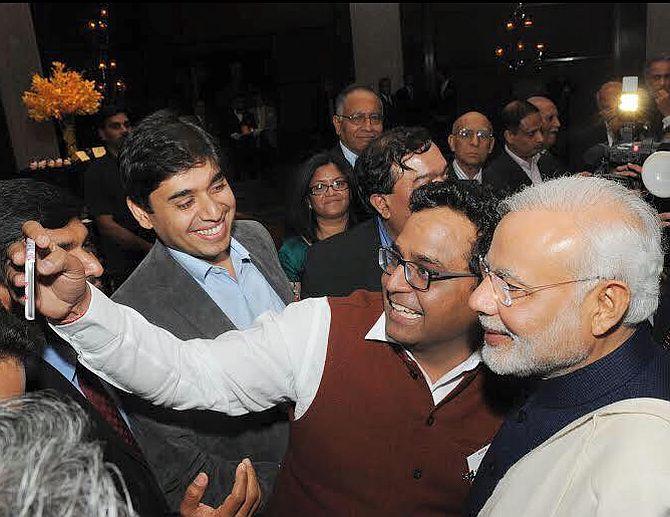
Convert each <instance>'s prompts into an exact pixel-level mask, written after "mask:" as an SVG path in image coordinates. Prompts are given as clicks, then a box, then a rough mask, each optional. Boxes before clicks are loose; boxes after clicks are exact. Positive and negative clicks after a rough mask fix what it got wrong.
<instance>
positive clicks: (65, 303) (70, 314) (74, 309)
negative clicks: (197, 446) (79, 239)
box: [7, 221, 91, 323]
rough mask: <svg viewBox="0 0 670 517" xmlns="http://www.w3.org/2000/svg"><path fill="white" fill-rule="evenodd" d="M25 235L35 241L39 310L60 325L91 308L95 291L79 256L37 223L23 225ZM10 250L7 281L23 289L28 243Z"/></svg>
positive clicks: (18, 244)
mask: <svg viewBox="0 0 670 517" xmlns="http://www.w3.org/2000/svg"><path fill="white" fill-rule="evenodd" d="M23 234H24V235H25V236H26V237H30V238H31V239H33V240H34V241H35V249H36V252H37V253H36V254H37V260H36V263H35V307H36V309H37V310H38V311H39V312H40V313H41V314H43V315H44V316H46V317H47V318H49V319H51V320H53V321H55V322H57V323H67V322H71V321H74V320H76V319H77V318H79V317H80V316H81V315H83V314H84V313H85V312H86V310H87V309H88V305H89V303H90V301H91V292H90V290H89V288H88V286H87V284H86V272H85V269H84V266H83V264H82V263H81V262H80V261H79V259H78V258H77V257H75V256H74V255H72V254H70V253H68V252H67V251H65V250H64V249H63V248H61V247H59V246H58V245H57V244H56V243H55V242H52V240H51V238H50V237H49V234H48V232H47V231H46V230H45V229H44V228H43V227H42V225H40V224H39V223H37V222H35V221H28V222H26V223H25V224H24V225H23ZM7 251H8V256H9V263H8V264H7V279H8V281H9V284H10V285H11V286H13V287H15V288H16V287H23V286H24V285H25V276H24V273H23V266H24V264H25V260H26V246H25V242H24V241H19V242H15V243H14V244H12V245H11V246H10V247H9V249H8V250H7Z"/></svg>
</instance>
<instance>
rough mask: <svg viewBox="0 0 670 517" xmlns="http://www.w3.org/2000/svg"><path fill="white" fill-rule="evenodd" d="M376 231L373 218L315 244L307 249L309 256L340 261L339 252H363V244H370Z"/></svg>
mask: <svg viewBox="0 0 670 517" xmlns="http://www.w3.org/2000/svg"><path fill="white" fill-rule="evenodd" d="M376 231H377V224H376V221H375V219H374V218H372V219H369V220H367V221H364V222H362V223H360V224H357V225H356V226H354V227H353V228H350V229H348V230H347V231H345V232H342V233H338V234H337V235H333V236H332V237H329V238H327V239H324V240H322V241H318V242H315V243H314V244H313V245H312V246H311V247H310V249H309V252H308V254H309V256H310V257H311V256H326V255H327V256H332V257H333V259H336V260H342V257H341V256H338V255H337V254H338V253H339V252H353V253H356V252H358V251H361V250H364V249H365V248H366V246H365V244H367V243H370V244H372V241H371V238H372V239H374V237H375V233H374V232H376Z"/></svg>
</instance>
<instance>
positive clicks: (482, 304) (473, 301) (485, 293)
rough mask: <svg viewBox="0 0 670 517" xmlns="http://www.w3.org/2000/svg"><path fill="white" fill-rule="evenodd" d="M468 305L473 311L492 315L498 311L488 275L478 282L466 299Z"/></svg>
mask: <svg viewBox="0 0 670 517" xmlns="http://www.w3.org/2000/svg"><path fill="white" fill-rule="evenodd" d="M468 306H469V307H470V308H471V309H472V310H473V311H475V312H478V313H480V314H487V315H489V316H492V315H494V314H497V312H498V302H497V301H496V297H495V294H494V293H493V285H492V284H491V280H490V278H489V277H488V276H485V277H484V279H483V280H482V281H481V282H480V283H479V285H478V286H477V288H476V289H475V290H474V291H473V292H472V294H471V295H470V298H469V299H468Z"/></svg>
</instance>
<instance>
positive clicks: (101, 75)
mask: <svg viewBox="0 0 670 517" xmlns="http://www.w3.org/2000/svg"><path fill="white" fill-rule="evenodd" d="M86 28H87V29H88V30H89V32H90V33H91V35H92V36H93V52H94V60H95V61H94V62H95V65H94V74H95V76H96V78H97V80H96V88H97V89H98V90H99V91H100V93H102V94H104V95H105V97H107V98H114V97H116V96H117V95H119V94H123V92H125V90H126V83H125V81H124V80H123V78H122V77H121V76H120V75H119V74H118V63H117V61H116V59H114V58H113V57H110V43H109V7H108V5H107V4H99V11H98V16H97V18H96V19H93V20H89V21H88V23H87V24H86Z"/></svg>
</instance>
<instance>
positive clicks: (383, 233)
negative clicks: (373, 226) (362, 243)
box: [375, 216, 393, 248]
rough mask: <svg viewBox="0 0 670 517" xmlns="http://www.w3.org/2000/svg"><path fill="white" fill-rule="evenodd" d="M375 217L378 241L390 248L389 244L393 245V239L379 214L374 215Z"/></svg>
mask: <svg viewBox="0 0 670 517" xmlns="http://www.w3.org/2000/svg"><path fill="white" fill-rule="evenodd" d="M375 219H376V220H377V231H378V232H379V241H380V242H381V243H382V246H384V247H385V248H390V247H391V246H393V239H392V238H391V235H390V234H389V231H388V228H386V224H385V223H384V221H383V220H382V218H381V217H379V216H376V217H375Z"/></svg>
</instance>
